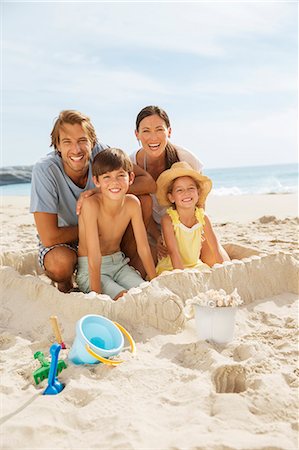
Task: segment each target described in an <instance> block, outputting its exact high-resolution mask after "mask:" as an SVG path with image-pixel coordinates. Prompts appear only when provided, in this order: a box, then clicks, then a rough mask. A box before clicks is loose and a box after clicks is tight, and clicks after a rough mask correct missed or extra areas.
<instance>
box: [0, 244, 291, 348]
mask: <svg viewBox="0 0 299 450" xmlns="http://www.w3.org/2000/svg"><path fill="white" fill-rule="evenodd" d="M226 249H227V251H228V252H229V254H230V256H231V257H232V258H233V260H232V261H228V262H225V263H224V264H217V265H215V266H214V267H213V268H212V269H210V270H209V269H208V270H206V271H204V272H198V271H196V270H183V271H182V270H175V271H173V272H165V273H163V274H162V275H160V276H159V277H158V278H156V279H154V280H152V281H151V282H145V283H143V284H142V285H141V286H140V287H139V288H133V289H130V291H129V292H128V293H127V294H126V295H125V296H124V297H123V298H122V299H120V300H118V301H117V302H114V301H112V300H111V299H110V297H108V296H106V295H97V294H95V293H93V292H92V293H89V294H83V293H71V294H63V293H61V292H59V291H58V290H57V289H56V288H55V287H53V286H51V285H49V283H48V281H45V280H44V279H43V277H40V276H38V275H39V274H40V273H41V272H40V269H39V268H38V265H37V260H36V257H37V254H36V252H31V251H29V252H27V253H26V252H22V253H19V252H18V253H13V252H7V253H4V254H2V255H1V257H0V262H1V268H0V280H1V285H2V294H3V299H4V301H3V307H4V308H3V310H2V316H3V318H2V320H3V322H2V323H3V324H5V325H6V326H8V325H9V328H10V329H14V330H15V331H16V327H17V324H18V319H17V318H16V317H14V316H13V317H10V316H9V314H6V313H5V309H6V308H8V309H9V306H10V304H11V302H13V303H14V305H15V307H16V308H17V311H18V312H19V314H22V317H23V319H24V321H25V322H26V323H28V325H29V324H30V338H32V339H36V338H37V337H38V335H39V333H40V331H39V329H40V327H41V326H44V324H45V323H46V322H47V321H48V318H49V315H52V314H55V315H57V316H59V315H60V314H61V313H64V315H65V320H64V328H65V330H64V332H65V333H66V336H67V338H71V335H72V333H73V328H74V327H73V325H74V322H75V321H77V320H79V319H80V317H82V316H84V315H86V314H90V313H94V314H101V315H104V316H106V317H108V318H110V319H112V320H117V321H118V322H120V323H122V324H123V325H124V326H127V327H128V328H129V329H132V328H134V327H135V326H137V325H143V326H150V327H155V328H157V329H159V330H161V331H164V332H168V333H169V332H171V333H173V332H174V333H175V332H177V331H179V330H181V329H182V327H183V326H184V325H185V322H186V318H185V315H184V312H183V308H184V305H185V302H186V300H187V299H190V298H193V297H194V296H196V295H197V294H198V293H199V292H204V291H206V290H208V289H221V288H222V289H224V290H225V291H226V292H228V293H229V292H232V291H233V289H234V288H237V289H238V292H239V294H240V296H241V298H242V299H243V301H244V303H245V304H248V303H250V302H252V301H254V300H256V299H262V298H266V297H270V296H273V295H278V294H281V293H283V292H291V293H297V292H298V283H297V280H298V263H297V262H296V261H295V260H294V259H293V258H292V256H291V255H289V254H286V253H275V254H261V255H258V254H257V251H256V250H254V249H250V248H247V247H243V246H239V245H233V244H228V245H227V246H226ZM238 257H239V259H237V258H238ZM35 311H38V314H35Z"/></svg>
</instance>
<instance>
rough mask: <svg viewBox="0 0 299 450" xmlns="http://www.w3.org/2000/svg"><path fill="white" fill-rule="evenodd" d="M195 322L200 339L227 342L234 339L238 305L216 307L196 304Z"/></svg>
mask: <svg viewBox="0 0 299 450" xmlns="http://www.w3.org/2000/svg"><path fill="white" fill-rule="evenodd" d="M194 308H195V324H196V330H197V334H198V337H199V339H200V340H209V341H213V342H215V343H217V344H226V343H228V342H230V341H232V340H233V337H234V328H235V316H236V311H237V308H236V307H231V306H225V307H215V308H211V307H210V306H200V305H194Z"/></svg>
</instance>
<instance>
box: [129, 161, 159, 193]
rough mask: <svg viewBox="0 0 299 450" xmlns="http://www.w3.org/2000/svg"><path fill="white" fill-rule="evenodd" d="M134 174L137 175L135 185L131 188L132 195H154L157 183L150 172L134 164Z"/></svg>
mask: <svg viewBox="0 0 299 450" xmlns="http://www.w3.org/2000/svg"><path fill="white" fill-rule="evenodd" d="M133 172H134V173H135V179H134V183H133V184H131V186H130V189H129V193H130V194H135V195H142V194H154V193H155V192H156V189H157V186H156V182H155V180H154V179H153V177H152V176H151V175H150V174H149V173H148V172H146V171H145V170H143V169H141V167H139V166H137V164H133Z"/></svg>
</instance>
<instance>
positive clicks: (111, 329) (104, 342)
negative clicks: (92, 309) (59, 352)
mask: <svg viewBox="0 0 299 450" xmlns="http://www.w3.org/2000/svg"><path fill="white" fill-rule="evenodd" d="M123 334H124V335H125V336H126V338H127V339H128V341H129V343H130V347H131V352H132V353H135V351H136V348H135V343H134V341H133V338H132V336H131V335H130V334H129V333H128V331H127V330H125V329H124V328H123V327H122V326H121V325H120V324H118V323H117V322H112V321H111V320H109V319H107V318H106V317H103V316H98V315H93V314H90V315H87V316H84V317H82V318H81V319H80V320H78V322H77V324H76V337H75V340H74V343H73V345H72V348H71V350H70V352H69V355H68V358H69V360H70V361H72V362H73V363H74V364H95V363H98V362H102V363H104V364H108V365H111V366H116V365H118V364H120V363H122V362H123V361H122V360H112V359H109V358H111V357H113V356H116V355H118V354H119V353H120V352H121V350H122V348H123V346H124V337H123Z"/></svg>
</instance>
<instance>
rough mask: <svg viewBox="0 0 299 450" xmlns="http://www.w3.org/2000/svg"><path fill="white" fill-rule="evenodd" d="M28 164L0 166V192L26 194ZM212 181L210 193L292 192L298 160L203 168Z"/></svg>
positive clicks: (294, 191)
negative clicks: (282, 162) (295, 161)
mask: <svg viewBox="0 0 299 450" xmlns="http://www.w3.org/2000/svg"><path fill="white" fill-rule="evenodd" d="M32 167H33V166H32V165H28V166H26V165H22V166H21V165H20V166H6V167H2V168H0V192H1V195H3V196H13V195H15V196H28V195H30V189H31V182H30V180H31V171H32ZM204 173H205V175H207V176H209V177H210V178H211V179H212V182H213V189H212V194H213V195H217V196H224V195H252V194H292V193H297V192H298V164H297V163H287V164H269V165H252V166H239V167H223V168H211V169H205V170H204Z"/></svg>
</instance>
